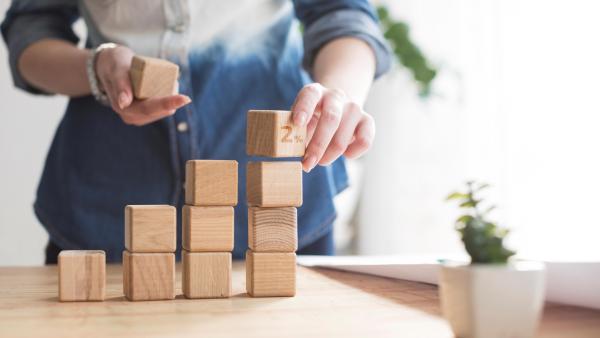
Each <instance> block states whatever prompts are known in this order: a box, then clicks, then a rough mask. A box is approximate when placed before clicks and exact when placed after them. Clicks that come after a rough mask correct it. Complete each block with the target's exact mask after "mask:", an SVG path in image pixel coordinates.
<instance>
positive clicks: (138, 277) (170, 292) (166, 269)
mask: <svg viewBox="0 0 600 338" xmlns="http://www.w3.org/2000/svg"><path fill="white" fill-rule="evenodd" d="M123 293H124V294H125V297H127V299H129V300H161V299H174V298H175V254H173V253H132V252H129V251H127V250H125V251H123Z"/></svg>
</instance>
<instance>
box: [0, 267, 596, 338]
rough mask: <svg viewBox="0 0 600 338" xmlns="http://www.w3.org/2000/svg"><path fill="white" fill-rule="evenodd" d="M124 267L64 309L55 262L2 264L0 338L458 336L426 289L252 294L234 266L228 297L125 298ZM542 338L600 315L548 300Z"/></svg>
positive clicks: (328, 273)
mask: <svg viewBox="0 0 600 338" xmlns="http://www.w3.org/2000/svg"><path fill="white" fill-rule="evenodd" d="M178 268H179V267H178ZM121 270H122V268H121V266H120V265H107V289H106V296H107V298H106V300H105V301H104V302H85V303H80V302H76V303H60V302H58V295H57V283H58V271H57V267H56V266H48V267H1V268H0V336H1V337H15V338H19V337H39V338H45V337H64V338H69V337H86V338H91V337H127V338H137V337H177V338H178V337H199V336H204V337H239V336H243V337H246V338H254V337H267V338H269V337H277V338H279V337H282V336H285V337H302V338H306V337H344V338H347V337H406V338H413V337H414V338H416V337H427V338H429V337H432V338H450V337H452V332H451V331H450V328H449V326H448V325H447V324H446V322H445V321H444V319H443V318H442V317H441V315H440V308H439V302H438V295H437V288H436V287H435V286H432V285H428V284H422V283H415V282H408V281H401V280H394V279H388V278H382V277H375V276H367V275H361V274H356V273H350V272H341V271H333V270H325V269H307V268H303V267H298V269H297V278H298V279H297V294H296V297H291V298H250V297H248V296H247V295H246V290H245V271H244V263H243V262H234V264H233V275H232V282H233V285H232V288H233V290H232V292H233V293H232V297H231V298H224V299H186V298H184V297H183V296H181V295H180V294H181V290H180V288H177V290H176V292H177V294H178V295H179V296H177V298H176V299H175V300H171V301H152V302H128V301H127V300H126V299H125V298H124V297H123V289H122V276H121ZM179 271H180V270H179ZM180 276H181V274H180V273H178V274H177V279H178V283H177V285H178V286H180V285H181V284H180V282H181V279H180ZM537 337H538V338H539V337H542V338H559V337H569V338H592V337H600V311H598V310H590V309H584V308H579V307H572V306H563V305H556V304H547V305H546V309H545V312H544V315H543V319H542V325H541V327H540V329H539V333H538V335H537Z"/></svg>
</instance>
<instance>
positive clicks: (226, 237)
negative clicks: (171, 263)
mask: <svg viewBox="0 0 600 338" xmlns="http://www.w3.org/2000/svg"><path fill="white" fill-rule="evenodd" d="M233 216H234V211H233V207H229V206H227V207H196V206H191V205H184V206H183V210H182V227H183V231H182V235H183V238H182V239H183V240H182V245H183V248H184V249H186V250H189V251H209V252H215V251H232V250H233V223H234V219H233Z"/></svg>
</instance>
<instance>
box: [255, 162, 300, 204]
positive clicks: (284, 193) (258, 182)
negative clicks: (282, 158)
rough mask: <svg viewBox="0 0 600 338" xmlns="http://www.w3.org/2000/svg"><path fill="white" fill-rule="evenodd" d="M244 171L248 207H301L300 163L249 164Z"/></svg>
mask: <svg viewBox="0 0 600 338" xmlns="http://www.w3.org/2000/svg"><path fill="white" fill-rule="evenodd" d="M246 169H247V177H246V194H247V196H246V197H247V200H248V205H250V206H260V207H287V206H294V207H299V206H301V205H302V163H300V162H249V163H248V166H247V168H246Z"/></svg>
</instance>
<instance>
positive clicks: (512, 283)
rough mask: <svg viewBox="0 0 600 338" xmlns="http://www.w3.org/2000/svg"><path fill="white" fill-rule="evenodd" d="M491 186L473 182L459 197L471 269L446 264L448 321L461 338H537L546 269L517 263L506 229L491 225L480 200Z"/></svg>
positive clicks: (443, 281) (459, 224) (443, 296)
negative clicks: (505, 243)
mask: <svg viewBox="0 0 600 338" xmlns="http://www.w3.org/2000/svg"><path fill="white" fill-rule="evenodd" d="M487 187H488V185H487V184H478V183H475V182H467V189H466V191H464V192H454V193H452V194H450V195H449V196H448V198H447V199H448V200H457V201H458V202H459V203H460V204H459V206H460V207H461V208H463V209H465V214H464V215H461V216H460V217H459V218H458V219H457V220H456V230H457V231H458V232H459V234H460V236H461V239H462V242H463V243H464V246H465V249H466V251H467V253H468V254H469V256H470V257H471V262H470V264H456V263H454V264H453V263H444V264H443V265H442V268H441V273H440V283H439V285H440V300H441V306H442V312H443V314H444V317H445V318H446V319H447V320H448V322H449V323H450V326H451V327H452V330H453V331H454V334H455V335H456V336H457V337H461V338H500V337H506V338H509V337H510V338H514V337H533V336H534V334H535V331H536V328H537V324H538V321H539V318H540V314H541V310H542V308H543V304H544V284H545V268H544V265H543V264H542V263H539V262H525V261H516V260H513V259H511V257H513V255H514V254H515V252H514V251H511V250H509V249H507V248H506V247H505V245H504V238H505V237H506V235H507V234H508V230H507V229H506V228H501V227H499V226H497V225H496V224H495V223H494V222H492V221H490V220H489V217H488V215H489V212H490V211H491V210H493V209H494V206H489V207H487V208H485V209H483V207H482V204H483V198H481V197H480V196H479V195H480V193H481V191H482V190H484V189H485V188H487Z"/></svg>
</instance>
